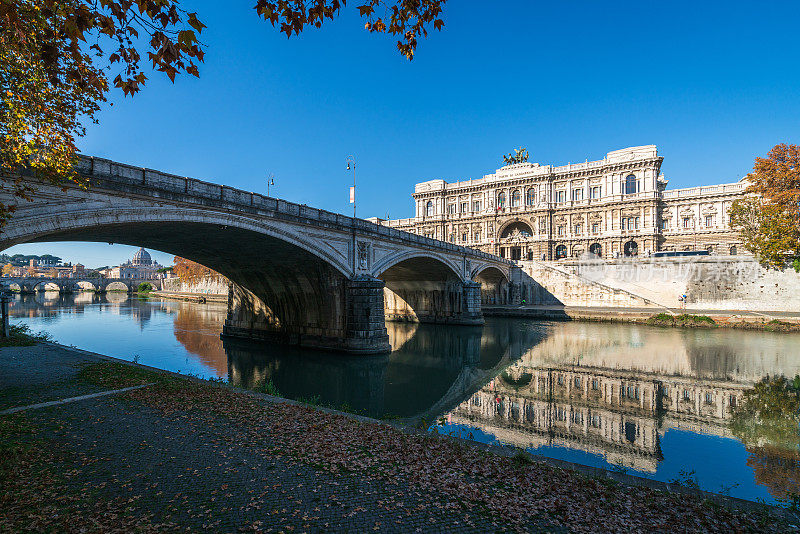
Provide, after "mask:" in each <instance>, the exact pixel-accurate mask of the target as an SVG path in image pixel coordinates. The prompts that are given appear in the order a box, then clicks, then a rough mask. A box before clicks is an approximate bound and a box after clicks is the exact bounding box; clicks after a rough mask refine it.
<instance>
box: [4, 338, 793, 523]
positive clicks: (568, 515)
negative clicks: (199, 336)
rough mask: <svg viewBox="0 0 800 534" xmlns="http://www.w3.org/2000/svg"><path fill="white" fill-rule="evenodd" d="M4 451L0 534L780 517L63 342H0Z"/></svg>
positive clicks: (754, 520)
mask: <svg viewBox="0 0 800 534" xmlns="http://www.w3.org/2000/svg"><path fill="white" fill-rule="evenodd" d="M130 388H135V389H130ZM45 403H49V404H48V405H46V406H36V405H41V404H45ZM20 408H21V409H20ZM13 409H16V410H17V411H15V412H14V413H9V411H10V410H13ZM4 412H5V413H4ZM0 444H2V449H3V450H2V451H0V452H2V453H3V454H2V458H3V459H2V462H1V463H0V487H1V488H2V489H0V502H2V508H3V513H2V514H0V532H22V531H51V530H52V531H67V532H77V531H86V530H88V531H104V532H110V531H120V532H123V531H131V530H139V531H143V532H160V531H175V530H186V529H188V530H191V531H210V532H237V531H238V532H270V531H272V532H327V531H337V532H341V531H346V532H367V531H381V532H383V531H387V532H451V531H453V532H455V531H457V532H487V531H491V532H502V531H525V532H567V531H576V532H582V531H583V532H589V531H598V530H599V531H606V532H610V531H620V532H622V531H625V532H627V531H631V530H646V529H651V528H655V529H660V530H665V529H670V528H671V527H674V528H679V529H680V528H691V529H692V530H697V531H710V532H713V531H719V532H727V531H756V530H758V529H759V527H760V526H764V525H765V524H766V523H764V522H765V521H768V522H770V523H769V525H770V528H771V529H773V530H774V529H778V530H780V529H782V528H784V527H783V526H782V525H785V524H782V523H774V521H775V519H774V518H772V517H771V516H770V514H769V513H768V512H765V511H763V510H761V511H760V512H758V513H756V512H753V511H749V512H746V511H743V510H742V509H739V508H735V509H732V510H727V509H725V508H723V507H720V506H719V505H714V506H710V505H709V504H708V503H707V501H704V499H702V498H700V497H699V496H695V495H687V494H684V493H680V492H679V493H665V492H660V491H654V490H652V489H651V488H648V487H639V488H630V487H627V486H624V485H619V484H618V483H616V482H614V481H613V480H600V479H598V478H590V477H587V476H584V475H582V474H579V473H576V472H574V471H569V470H564V469H559V468H555V467H553V466H551V465H547V464H544V463H539V462H537V461H533V460H532V459H531V458H530V457H527V456H517V457H515V458H509V457H507V456H503V455H498V454H495V453H494V452H492V451H491V450H487V449H485V448H484V449H482V448H481V447H479V446H468V445H465V444H462V443H459V442H457V441H454V440H450V439H448V438H444V437H439V436H432V435H427V434H425V433H418V432H408V431H403V430H401V429H397V428H394V427H392V426H389V425H387V424H385V423H381V422H379V421H374V420H369V419H366V418H361V417H357V416H352V415H347V414H341V413H336V412H333V411H331V410H324V409H319V408H316V407H310V406H305V405H300V404H298V403H294V402H284V401H282V400H280V399H276V398H274V397H268V396H266V395H259V394H253V393H248V392H244V391H241V390H236V389H234V388H230V387H227V386H224V385H221V384H216V383H207V382H203V381H199V380H193V379H186V378H180V377H176V376H175V375H173V374H171V373H164V372H159V371H153V370H149V369H147V368H143V367H142V366H137V365H132V364H125V363H120V362H119V361H118V360H117V361H110V360H108V359H104V358H102V357H100V356H98V355H94V354H91V353H87V352H84V351H79V350H74V349H70V348H67V347H62V346H59V345H54V344H38V345H33V346H26V347H4V348H0ZM785 528H786V529H789V528H790V527H789V525H785Z"/></svg>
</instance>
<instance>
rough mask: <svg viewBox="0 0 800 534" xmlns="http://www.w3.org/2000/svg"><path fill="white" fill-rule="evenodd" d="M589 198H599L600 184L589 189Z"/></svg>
mask: <svg viewBox="0 0 800 534" xmlns="http://www.w3.org/2000/svg"><path fill="white" fill-rule="evenodd" d="M589 198H592V199H595V198H600V186H599V185H594V186H592V188H591V189H589Z"/></svg>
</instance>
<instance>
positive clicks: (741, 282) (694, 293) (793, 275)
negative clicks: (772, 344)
mask: <svg viewBox="0 0 800 534" xmlns="http://www.w3.org/2000/svg"><path fill="white" fill-rule="evenodd" d="M518 266H519V269H518V270H517V271H516V272H515V275H514V276H512V280H511V286H512V291H513V292H514V293H515V295H513V297H515V298H513V300H512V302H515V303H520V304H521V303H524V304H529V305H540V306H543V305H544V306H547V305H563V306H582V307H615V308H641V307H652V308H668V309H676V308H679V307H681V305H685V306H687V307H690V308H695V309H703V310H740V311H774V312H798V311H800V273H797V272H796V271H794V269H791V268H786V269H784V270H776V269H765V268H764V267H762V266H761V265H759V263H758V262H757V261H756V259H755V258H753V257H752V256H746V255H739V256H700V257H673V258H624V259H613V260H603V259H593V260H574V261H559V262H543V261H536V260H528V261H520V262H518ZM683 295H685V296H686V297H685V302H683V303H682V302H681V300H680V297H681V296H683Z"/></svg>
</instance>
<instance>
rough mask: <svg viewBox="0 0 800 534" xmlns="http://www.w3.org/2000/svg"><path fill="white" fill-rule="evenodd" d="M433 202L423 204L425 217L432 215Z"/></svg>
mask: <svg viewBox="0 0 800 534" xmlns="http://www.w3.org/2000/svg"><path fill="white" fill-rule="evenodd" d="M433 213H434V212H433V201H432V200H429V201H428V203H427V204H425V215H427V216H428V217H430V216H432V215H433Z"/></svg>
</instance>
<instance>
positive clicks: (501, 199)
mask: <svg viewBox="0 0 800 534" xmlns="http://www.w3.org/2000/svg"><path fill="white" fill-rule="evenodd" d="M497 207H498V208H505V207H506V194H505V192H503V191H500V192H499V193H497Z"/></svg>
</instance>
